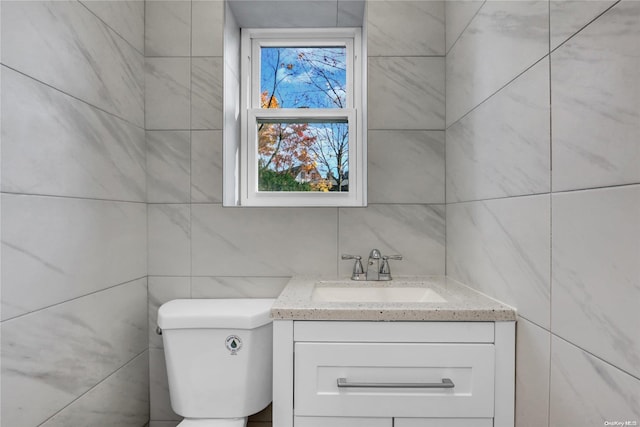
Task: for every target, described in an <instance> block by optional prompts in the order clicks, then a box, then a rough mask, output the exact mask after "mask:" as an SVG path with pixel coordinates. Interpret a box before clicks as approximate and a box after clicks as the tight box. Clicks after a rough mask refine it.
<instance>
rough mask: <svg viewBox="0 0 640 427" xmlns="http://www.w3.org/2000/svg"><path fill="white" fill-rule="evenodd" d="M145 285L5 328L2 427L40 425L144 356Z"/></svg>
mask: <svg viewBox="0 0 640 427" xmlns="http://www.w3.org/2000/svg"><path fill="white" fill-rule="evenodd" d="M146 285H147V283H146V279H139V280H136V281H134V282H131V283H128V284H125V285H121V286H116V287H114V288H110V289H107V290H105V291H101V292H97V293H93V294H91V295H88V296H85V297H82V298H78V299H74V300H72V301H68V302H66V303H63V304H59V305H55V306H53V307H50V308H47V309H44V310H40V311H37V312H35V313H32V314H28V315H25V316H21V317H19V318H16V319H12V320H7V321H4V322H2V421H3V424H5V425H8V426H9V425H10V426H32V425H40V423H42V422H44V421H45V420H46V419H47V418H49V417H50V416H52V415H54V414H55V413H57V412H58V411H59V410H60V409H62V408H64V407H65V406H67V405H68V404H70V403H71V402H73V401H74V400H75V399H76V398H78V397H79V396H81V395H82V394H84V393H85V392H87V391H88V390H89V389H91V388H92V387H94V386H96V385H97V384H98V383H99V382H101V381H102V380H103V379H104V378H105V377H107V376H108V375H110V374H111V373H112V372H114V371H115V370H116V369H118V368H120V367H121V366H123V365H124V364H125V363H127V362H128V361H129V360H131V359H132V358H133V357H135V356H137V355H139V354H140V353H142V352H143V351H144V350H145V349H146V348H147V319H146V314H145V312H144V307H145V306H146V299H147V286H146ZM34 402H36V404H34ZM86 402H89V401H86ZM86 402H85V403H86ZM77 408H78V407H77ZM81 409H82V408H81V407H80V408H79V410H80V411H81ZM122 409H124V408H122ZM69 410H70V411H72V412H73V409H72V408H69ZM72 412H69V414H71V413H72ZM140 424H142V422H141V423H140Z"/></svg>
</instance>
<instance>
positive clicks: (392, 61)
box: [145, 0, 446, 427]
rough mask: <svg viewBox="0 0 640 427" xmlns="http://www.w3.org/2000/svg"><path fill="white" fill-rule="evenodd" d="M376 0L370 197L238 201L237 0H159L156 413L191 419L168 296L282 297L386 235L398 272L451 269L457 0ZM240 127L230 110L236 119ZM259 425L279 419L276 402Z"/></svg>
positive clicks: (151, 30)
mask: <svg viewBox="0 0 640 427" xmlns="http://www.w3.org/2000/svg"><path fill="white" fill-rule="evenodd" d="M368 6H369V7H370V9H369V11H368V22H367V25H368V37H369V38H368V49H369V63H368V71H369V87H368V98H369V109H368V110H369V126H368V138H369V146H368V150H369V153H368V156H369V167H368V173H369V193H368V194H369V206H368V207H367V208H346V209H343V208H304V209H300V208H227V207H222V169H221V164H222V132H223V107H227V108H230V107H229V106H223V95H224V96H233V94H234V93H233V91H234V90H235V89H234V86H233V84H232V83H233V82H234V79H237V78H238V76H236V75H235V74H234V73H233V69H234V65H233V64H234V63H236V62H237V61H238V60H239V59H238V58H237V56H236V55H234V54H233V53H230V54H229V55H227V54H225V55H224V58H223V43H222V40H223V25H222V22H223V16H224V15H223V13H224V7H223V3H222V2H218V1H203V2H198V1H175V2H171V1H169V2H166V1H163V2H147V18H146V19H147V20H146V26H147V32H146V47H145V53H146V56H147V57H146V78H147V80H146V83H147V86H146V102H145V105H146V106H147V109H146V110H145V113H146V117H145V122H146V128H147V138H146V142H147V147H148V155H147V173H148V186H147V196H148V197H149V199H148V200H149V206H148V224H149V235H148V247H149V252H148V266H149V267H148V268H149V270H148V272H149V311H148V312H149V326H148V330H149V346H150V349H149V355H150V372H151V377H150V387H151V393H150V396H151V423H150V425H151V426H159V427H166V426H175V425H176V422H177V421H178V420H179V417H178V416H177V415H175V414H174V413H173V412H172V411H171V408H170V405H169V403H168V402H169V400H168V388H167V384H166V372H165V367H164V359H163V350H162V341H161V339H159V337H158V336H157V335H155V333H154V332H153V331H154V330H155V326H156V313H157V309H158V307H159V306H160V305H161V304H162V303H164V302H166V301H169V300H171V299H175V298H233V297H275V296H277V295H278V294H279V293H280V291H281V290H282V288H283V287H284V286H285V284H286V282H287V280H288V278H289V277H290V276H292V275H296V274H316V275H324V276H327V277H335V276H336V275H341V276H347V275H348V274H349V273H350V271H351V268H352V266H351V264H349V263H347V262H343V261H341V260H340V254H341V253H356V254H361V255H367V254H368V252H369V251H370V250H371V249H372V248H373V247H378V248H379V249H380V250H382V252H383V253H390V254H391V253H400V254H402V255H404V256H405V259H404V260H403V261H399V262H396V263H395V264H394V265H392V269H393V270H394V273H395V274H399V275H402V274H443V273H444V269H445V243H446V242H445V191H444V186H445V173H444V157H445V145H444V129H445V128H444V123H445V121H444V117H445V106H444V90H445V82H444V72H445V61H444V54H445V44H444V3H443V2H424V1H397V0H392V1H375V2H370V4H369V5H368ZM227 13H228V12H227ZM226 19H227V23H226V24H227V25H228V27H233V25H229V24H232V23H231V22H229V21H228V20H229V19H231V18H230V17H229V16H227V18H226ZM425 22H429V25H428V26H425V25H424V23H425ZM172 35H175V38H172ZM189 37H190V41H189ZM234 39H235V34H229V35H228V37H226V38H225V42H227V43H230V44H233V40H234ZM225 67H226V68H227V70H226V72H227V74H226V76H227V78H228V80H227V82H231V83H230V84H228V85H227V84H225V88H224V91H229V92H228V93H227V94H223V87H222V77H223V73H224V68H225ZM235 68H237V66H236V67H235ZM236 89H237V88H236ZM233 130H234V127H233V123H231V124H230V123H225V125H224V132H225V133H227V132H230V131H233ZM407 166H409V167H407ZM250 425H255V426H256V427H258V426H267V425H270V414H269V413H268V412H267V413H265V414H261V415H256V416H254V417H252V418H251V419H250Z"/></svg>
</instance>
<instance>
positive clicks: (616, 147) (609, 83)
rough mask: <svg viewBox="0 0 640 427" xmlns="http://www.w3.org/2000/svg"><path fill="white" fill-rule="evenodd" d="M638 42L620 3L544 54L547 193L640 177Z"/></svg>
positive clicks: (630, 6) (633, 13) (638, 13)
mask: <svg viewBox="0 0 640 427" xmlns="http://www.w3.org/2000/svg"><path fill="white" fill-rule="evenodd" d="M638 39H640V3H638V2H636V1H629V2H622V3H619V4H617V5H616V6H615V7H613V8H612V9H611V10H609V11H608V12H607V13H606V14H604V15H603V16H602V17H601V18H599V19H598V20H597V21H595V22H594V23H592V24H591V25H589V26H588V27H587V28H586V29H585V30H583V31H581V32H580V33H579V34H578V35H577V36H576V37H574V38H572V39H571V40H570V41H568V42H567V43H565V44H564V45H563V46H561V47H560V48H559V49H558V50H556V51H555V52H554V53H553V54H552V55H551V96H552V105H553V110H552V111H553V120H552V123H553V189H554V191H562V190H573V189H581V188H593V187H602V186H611V185H620V184H635V183H638V182H640V145H639V144H638V140H640V83H639V82H638V78H637V70H638V69H640V44H639V43H638Z"/></svg>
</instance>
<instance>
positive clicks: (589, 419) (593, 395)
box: [550, 336, 640, 427]
mask: <svg viewBox="0 0 640 427" xmlns="http://www.w3.org/2000/svg"><path fill="white" fill-rule="evenodd" d="M551 349H552V354H551V408H550V420H551V422H550V425H551V426H554V427H555V426H567V425H585V426H586V425H606V424H605V421H609V422H614V423H615V422H622V423H624V422H625V421H636V422H637V421H638V420H640V399H638V397H639V396H640V380H638V379H637V378H633V377H632V376H630V375H628V374H626V373H624V372H622V371H620V370H618V369H616V368H615V367H613V366H611V365H609V364H607V363H604V362H602V361H601V360H599V359H597V358H595V357H593V356H591V355H589V354H588V353H585V352H584V351H582V350H580V349H579V348H578V347H574V346H573V345H571V344H570V343H568V342H566V341H563V340H561V339H560V338H557V337H555V336H554V337H553V338H552V342H551ZM610 425H615V424H610ZM618 425H620V424H618ZM622 425H624V424H622ZM631 425H632V424H631Z"/></svg>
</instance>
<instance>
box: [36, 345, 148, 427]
mask: <svg viewBox="0 0 640 427" xmlns="http://www.w3.org/2000/svg"><path fill="white" fill-rule="evenodd" d="M148 420H149V353H148V351H145V352H144V353H142V354H141V355H139V356H138V357H136V358H135V359H133V360H132V361H131V362H129V363H127V364H126V365H125V366H123V367H122V368H120V369H119V370H118V371H116V372H115V373H113V374H112V375H110V376H109V377H107V378H106V379H105V380H104V381H103V382H101V383H100V384H98V385H97V386H95V387H94V388H92V389H91V390H89V391H88V392H87V393H86V394H84V395H82V396H81V397H80V398H79V399H78V400H76V401H75V402H73V403H72V404H71V405H69V406H67V407H66V408H64V409H63V410H62V411H60V412H58V413H57V414H56V415H54V416H53V417H52V418H50V419H48V420H47V421H46V422H45V423H43V424H41V426H42V427H69V426H89V425H101V426H107V425H111V426H118V427H139V426H140V425H142V424H143V423H146V422H147V421H148Z"/></svg>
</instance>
